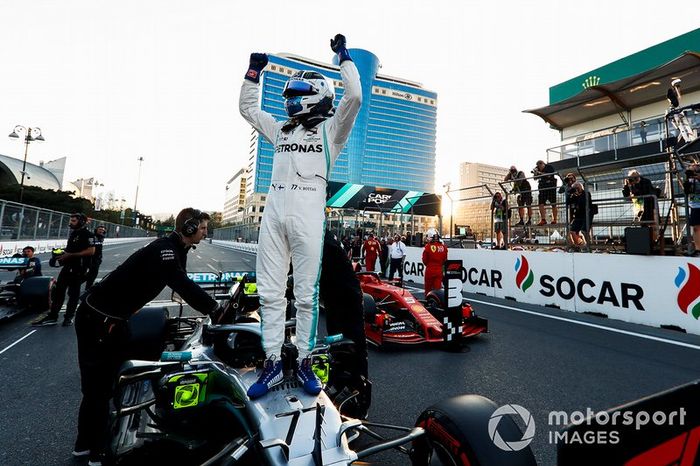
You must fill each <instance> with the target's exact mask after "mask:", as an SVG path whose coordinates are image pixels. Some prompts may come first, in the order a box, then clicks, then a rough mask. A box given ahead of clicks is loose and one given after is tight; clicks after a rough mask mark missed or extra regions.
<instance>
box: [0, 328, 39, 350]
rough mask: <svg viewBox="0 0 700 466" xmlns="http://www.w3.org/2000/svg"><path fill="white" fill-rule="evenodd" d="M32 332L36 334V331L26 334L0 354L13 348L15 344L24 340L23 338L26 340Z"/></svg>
mask: <svg viewBox="0 0 700 466" xmlns="http://www.w3.org/2000/svg"><path fill="white" fill-rule="evenodd" d="M34 332H36V330H32V331H31V332H29V333H28V334H26V335H25V336H23V337H22V338H20V339H19V340H17V341H16V342H14V343H12V344H11V345H10V346H7V347H6V348H5V349H3V350H2V351H0V354H2V353H4V352H5V351H7V350H9V349H10V348H12V347H13V346H15V345H16V344H17V343H19V342H20V341H22V340H24V339H25V338H27V337H28V336H29V335H31V334H32V333H34Z"/></svg>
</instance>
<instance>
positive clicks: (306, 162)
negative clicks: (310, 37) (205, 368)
mask: <svg viewBox="0 0 700 466" xmlns="http://www.w3.org/2000/svg"><path fill="white" fill-rule="evenodd" d="M340 74H341V76H342V79H343V85H344V87H345V94H344V95H343V97H342V99H341V100H340V103H339V104H338V108H337V109H336V111H335V114H334V115H333V116H332V117H329V118H328V119H326V120H325V121H323V122H322V123H320V124H318V125H316V126H315V127H313V128H312V129H310V130H307V129H306V128H304V126H303V125H301V124H300V125H298V126H297V127H295V128H294V129H292V130H290V131H289V132H287V133H283V132H282V126H283V125H284V122H282V121H276V120H275V118H274V117H273V116H272V115H270V114H269V113H266V112H263V111H262V110H261V109H260V108H259V106H258V85H257V84H255V83H253V82H251V81H248V80H244V81H243V87H242V88H241V98H240V111H241V114H242V115H243V118H245V119H246V120H247V121H248V122H249V123H250V124H251V125H252V126H253V127H254V128H255V129H256V130H257V131H258V132H259V133H260V134H261V135H262V136H264V137H265V139H267V140H268V141H270V142H271V143H272V144H273V145H274V146H275V155H274V161H273V164H272V181H271V184H270V190H269V192H268V195H267V201H266V204H265V213H264V215H263V218H262V225H261V226H260V235H259V238H258V242H259V244H258V254H257V259H256V264H255V268H256V273H257V282H258V285H257V286H258V294H259V296H260V305H261V316H262V334H263V348H264V349H265V353H266V355H267V357H268V358H269V357H271V356H273V355H274V356H276V357H277V358H280V357H281V351H282V344H283V343H284V322H285V311H286V304H287V303H286V299H285V289H286V284H287V273H288V272H289V261H290V258H291V261H292V266H293V270H294V271H293V274H294V297H295V299H296V310H297V312H296V318H297V324H296V336H297V348H298V350H299V357H300V358H304V357H306V356H308V354H309V353H310V352H311V350H312V349H313V348H314V346H315V344H316V326H317V319H318V282H319V277H320V275H321V252H322V250H323V237H324V230H325V212H324V209H325V205H326V184H327V180H328V178H329V176H330V172H331V167H332V166H333V164H334V163H335V160H336V159H337V158H338V155H339V154H340V151H341V150H342V149H343V146H344V145H345V142H346V141H347V139H348V136H349V135H350V130H352V127H353V124H354V123H355V117H357V114H358V112H359V110H360V105H361V103H362V91H361V86H360V76H359V74H358V72H357V68H356V67H355V64H354V63H353V62H352V61H350V60H346V61H344V62H343V63H342V64H341V65H340Z"/></svg>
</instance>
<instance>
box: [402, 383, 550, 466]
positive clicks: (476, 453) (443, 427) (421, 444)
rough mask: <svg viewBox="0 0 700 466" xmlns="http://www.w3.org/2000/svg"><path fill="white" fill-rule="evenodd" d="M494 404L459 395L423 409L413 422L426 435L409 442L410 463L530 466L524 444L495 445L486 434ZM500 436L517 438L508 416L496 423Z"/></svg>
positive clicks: (531, 459)
mask: <svg viewBox="0 0 700 466" xmlns="http://www.w3.org/2000/svg"><path fill="white" fill-rule="evenodd" d="M497 408H498V406H497V405H496V404H495V403H494V402H493V401H491V400H489V399H488V398H484V397H482V396H478V395H462V396H458V397H454V398H448V399H446V400H443V401H440V402H438V403H436V404H434V405H432V406H430V407H429V408H427V409H426V410H425V411H423V413H421V415H420V416H419V417H418V420H417V421H416V426H418V427H422V428H423V429H425V431H426V435H425V436H423V437H421V438H418V439H416V440H414V441H413V448H412V449H411V455H410V456H411V464H412V465H413V466H433V465H452V466H475V465H479V466H534V465H536V464H537V463H536V461H535V458H534V455H533V454H532V450H530V447H529V446H527V447H525V448H523V449H522V450H519V451H504V450H501V449H500V448H498V447H497V446H496V445H495V444H494V442H493V440H492V439H491V438H490V436H489V429H488V425H489V420H490V419H491V416H492V415H493V413H494V411H495V410H496V409H497ZM498 433H499V434H500V435H501V437H502V438H504V439H521V438H522V432H521V430H520V428H519V427H518V425H517V424H516V423H515V421H513V419H512V418H511V417H510V416H503V417H502V418H501V419H500V421H499V422H498Z"/></svg>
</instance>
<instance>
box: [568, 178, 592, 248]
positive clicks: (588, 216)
mask: <svg viewBox="0 0 700 466" xmlns="http://www.w3.org/2000/svg"><path fill="white" fill-rule="evenodd" d="M571 202H572V204H571V208H572V215H573V218H572V220H571V224H570V226H569V241H570V243H571V244H572V245H573V246H574V247H581V246H585V245H586V244H587V243H588V236H589V235H588V231H589V230H590V228H591V223H592V220H593V215H594V213H593V201H592V199H591V193H589V192H588V191H585V190H584V189H583V185H582V184H581V183H578V182H576V183H574V184H573V185H572V186H571Z"/></svg>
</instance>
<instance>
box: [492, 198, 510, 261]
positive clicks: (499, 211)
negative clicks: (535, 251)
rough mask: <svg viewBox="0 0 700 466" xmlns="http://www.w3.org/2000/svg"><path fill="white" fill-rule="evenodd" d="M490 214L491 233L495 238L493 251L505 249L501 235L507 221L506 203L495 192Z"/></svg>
mask: <svg viewBox="0 0 700 466" xmlns="http://www.w3.org/2000/svg"><path fill="white" fill-rule="evenodd" d="M491 213H492V215H493V231H494V233H495V236H496V242H495V246H494V249H506V245H505V242H504V241H503V233H504V232H505V229H506V222H507V220H508V214H509V213H510V212H509V211H508V203H507V202H506V200H505V199H504V198H503V194H501V193H500V191H499V192H497V193H496V194H494V195H493V199H492V200H491Z"/></svg>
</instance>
